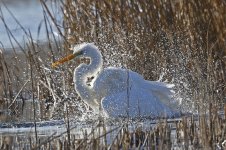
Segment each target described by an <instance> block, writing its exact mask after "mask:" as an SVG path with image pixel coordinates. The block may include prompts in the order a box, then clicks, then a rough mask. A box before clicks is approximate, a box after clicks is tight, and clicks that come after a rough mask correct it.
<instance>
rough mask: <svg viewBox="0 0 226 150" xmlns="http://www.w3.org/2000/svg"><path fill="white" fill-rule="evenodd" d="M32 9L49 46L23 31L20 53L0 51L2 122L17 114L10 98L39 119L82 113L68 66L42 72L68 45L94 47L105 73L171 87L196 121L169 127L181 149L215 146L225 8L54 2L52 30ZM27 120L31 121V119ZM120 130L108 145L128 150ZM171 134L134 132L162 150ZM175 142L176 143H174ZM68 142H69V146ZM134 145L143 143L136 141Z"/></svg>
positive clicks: (217, 0)
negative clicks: (123, 72)
mask: <svg viewBox="0 0 226 150" xmlns="http://www.w3.org/2000/svg"><path fill="white" fill-rule="evenodd" d="M40 2H41V4H42V6H43V9H44V10H43V11H44V16H45V23H44V26H45V27H46V34H47V36H48V38H49V40H48V41H47V42H46V43H44V44H43V43H42V44H39V43H38V44H37V43H34V42H33V40H32V37H31V36H30V34H29V32H27V31H26V30H24V32H25V34H26V35H27V38H28V39H29V41H30V42H28V43H26V44H25V45H23V46H22V45H21V44H20V43H18V45H17V46H14V45H12V47H13V51H12V53H11V54H10V55H7V54H6V52H5V50H4V48H2V49H1V51H3V53H0V58H1V59H0V61H1V62H0V73H1V72H2V73H1V74H0V85H1V86H0V94H1V95H0V105H1V106H2V107H4V109H5V110H6V111H10V113H11V114H12V115H11V116H14V117H12V118H8V120H15V119H16V117H15V115H19V113H20V111H19V110H20V107H18V105H17V104H16V103H15V100H16V99H18V98H20V99H22V100H25V99H31V98H32V99H38V100H39V101H40V108H41V110H42V111H43V112H41V120H45V119H47V120H48V119H49V118H64V117H65V111H64V112H63V113H62V107H65V108H68V109H69V112H70V113H69V114H68V115H69V118H70V115H72V116H75V115H74V114H76V116H77V117H78V118H79V117H81V116H82V115H83V114H82V111H81V109H79V108H82V109H83V110H84V109H86V108H85V106H84V104H82V102H81V101H77V100H78V99H79V98H78V96H77V95H76V94H75V91H74V88H73V82H72V74H73V68H74V67H75V66H76V62H69V63H68V64H66V65H64V66H63V67H60V68H59V69H58V70H57V71H54V70H52V69H51V68H50V62H53V61H55V60H57V58H59V57H62V56H64V55H65V54H69V53H71V52H70V51H69V50H70V49H71V48H72V47H73V45H74V44H78V43H81V42H95V43H96V44H97V45H98V46H99V48H100V49H101V51H102V53H103V56H104V60H105V62H104V65H105V66H109V65H112V66H120V67H126V68H128V69H131V70H134V71H136V72H138V73H140V74H142V75H143V76H144V77H145V78H146V79H149V80H157V79H158V78H159V77H160V75H161V74H164V76H163V80H166V79H167V80H168V81H169V82H172V83H174V84H175V85H176V87H175V91H176V92H177V94H176V97H175V99H176V100H177V101H178V103H179V104H182V105H180V106H181V109H182V110H184V111H188V110H192V111H193V112H195V111H196V112H198V114H199V116H200V117H199V118H198V119H196V121H194V118H190V117H188V118H184V119H183V120H182V121H181V122H180V123H178V124H177V125H178V126H180V129H179V127H178V126H177V127H176V132H180V131H181V132H183V138H182V140H183V142H184V146H185V149H187V148H188V145H193V146H195V143H196V144H197V141H198V144H197V146H198V147H199V148H200V147H201V148H204V147H208V148H214V147H216V144H217V143H222V142H223V141H222V140H223V139H224V136H225V124H224V123H225V118H222V117H220V115H219V111H220V110H222V109H223V106H224V105H223V103H224V98H225V97H226V87H225V85H226V72H225V71H226V45H225V44H226V41H225V37H226V9H225V7H226V3H225V1H223V0H211V1H210V0H206V1H204V0H200V1H196V0H184V1H165V0H162V1H158V0H146V1H131V0H111V1H107V0H103V1H96V0H83V1H79V0H78V1H74V0H65V1H61V2H59V1H58V2H56V4H57V5H59V6H58V7H60V8H61V9H62V13H63V25H60V24H58V23H57V21H56V19H55V18H54V15H53V14H52V13H51V11H50V9H49V8H48V7H47V5H46V3H45V2H44V1H43V0H41V1H40ZM0 16H1V15H0ZM0 19H1V21H3V23H4V24H5V27H6V30H7V31H8V33H9V40H13V41H16V39H15V38H14V37H13V35H11V34H10V30H9V29H8V28H7V24H6V23H5V21H4V17H3V15H2V17H0ZM50 22H54V24H55V27H56V28H57V29H58V31H59V33H58V34H59V35H60V36H61V38H62V40H61V41H60V42H59V41H58V40H57V37H55V36H54V34H52V33H53V29H52V27H51V26H50V24H51V23H50ZM18 25H20V24H19V22H18ZM62 26H63V28H64V32H62V30H61V27H62ZM3 44H4V43H3ZM16 47H19V49H20V50H21V51H22V52H19V51H18V50H16ZM9 57H10V58H9ZM9 59H10V61H9ZM21 60H23V61H21ZM72 64H73V65H72ZM22 66H23V67H22ZM47 102H48V104H49V105H46V103H47ZM3 104H4V106H3ZM33 106H34V107H35V105H33ZM188 108H189V109H188ZM64 110H66V109H64ZM206 116H208V117H206ZM34 120H37V118H35V114H34ZM175 126H176V125H175ZM121 129H123V130H124V129H125V131H126V132H124V131H123V133H122V135H121V136H120V137H117V138H116V139H117V140H118V141H117V140H116V141H117V142H116V143H118V145H117V144H116V145H117V146H119V145H120V144H121V145H123V146H126V145H127V144H122V143H126V142H127V143H131V136H130V137H127V138H128V139H129V140H127V139H126V136H128V135H129V134H131V133H128V134H127V131H128V128H126V127H123V128H121ZM168 129H169V130H168ZM171 129H172V128H168V124H167V123H166V122H165V123H160V124H159V126H157V127H156V129H155V130H153V129H151V130H148V131H142V132H144V137H145V138H144V139H146V141H149V142H154V141H156V139H157V138H159V139H160V143H161V142H163V143H161V144H160V146H163V145H166V147H168V148H169V147H171V146H172V143H171V144H170V142H168V140H167V139H169V137H168V136H169V134H167V133H168V132H167V131H171ZM218 129H219V130H218ZM196 130H197V132H196ZM121 131H122V130H120V132H118V133H121ZM157 131H158V132H159V133H158V134H156V132H157ZM133 132H137V130H136V131H133ZM160 132H161V134H160ZM154 133H155V134H154ZM163 133H164V134H163ZM195 133H196V134H195ZM189 135H192V136H189ZM69 137H70V136H69ZM97 137H98V136H97ZM103 137H104V136H103ZM103 137H101V138H103ZM146 137H147V138H146ZM101 138H100V139H101ZM88 139H89V138H84V139H83V140H82V139H81V141H83V144H81V147H83V148H85V147H86V146H89V145H88V144H89V143H90V142H91V143H92V144H93V145H95V144H96V146H100V145H102V146H103V148H106V147H104V146H106V145H105V143H104V144H103V143H102V144H100V143H98V140H100V139H98V138H97V139H96V137H94V136H93V137H92V138H91V140H90V139H89V140H88ZM165 139H166V140H165ZM84 140H85V141H84ZM177 140H178V142H179V143H180V142H181V139H180V138H179V137H177ZM195 140H197V141H195ZM65 141H66V140H63V141H62V140H59V141H58V142H60V143H64V142H65ZM73 142H74V141H73V140H71V141H70V142H69V143H70V144H71V145H69V146H72V145H73V144H72V143H73ZM113 142H114V141H113ZM87 143H88V144H87ZM48 144H51V142H49V143H48ZM48 144H47V145H48ZM142 144H147V143H145V142H144V141H143V142H142ZM142 144H141V145H142ZM128 145H129V144H128ZM141 145H140V146H141ZM108 146H109V145H108ZM149 146H150V145H149ZM72 147H73V146H72ZM194 148H195V147H194ZM196 148H197V147H196Z"/></svg>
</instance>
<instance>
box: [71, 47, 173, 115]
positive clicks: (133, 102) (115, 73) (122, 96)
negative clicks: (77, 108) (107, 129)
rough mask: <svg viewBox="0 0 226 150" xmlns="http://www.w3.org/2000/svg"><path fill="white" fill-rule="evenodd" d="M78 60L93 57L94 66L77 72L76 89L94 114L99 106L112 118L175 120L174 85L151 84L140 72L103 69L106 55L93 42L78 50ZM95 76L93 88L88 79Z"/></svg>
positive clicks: (85, 67) (81, 66)
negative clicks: (163, 117) (103, 56)
mask: <svg viewBox="0 0 226 150" xmlns="http://www.w3.org/2000/svg"><path fill="white" fill-rule="evenodd" d="M74 55H75V57H76V58H80V57H87V58H90V64H84V63H83V64H80V65H79V66H78V67H77V68H76V69H75V71H74V83H75V90H76V91H77V93H78V94H79V95H80V97H81V98H82V100H83V101H84V102H86V103H87V104H88V105H89V106H90V107H91V108H92V109H93V110H94V111H96V112H98V111H99V106H100V105H101V108H102V109H103V111H104V114H107V115H108V116H111V117H118V116H128V115H129V117H132V118H134V117H139V116H141V117H159V116H168V117H171V116H173V115H175V114H176V113H177V112H176V110H175V109H174V108H175V107H172V105H171V101H172V99H171V97H172V95H173V91H172V87H173V85H171V84H166V83H163V82H158V81H148V80H144V78H143V77H142V76H141V75H139V74H138V73H136V72H133V71H131V70H127V69H121V68H115V67H108V68H104V69H103V68H102V67H103V60H102V55H101V53H100V51H99V50H98V48H97V47H96V46H95V45H94V44H92V43H83V44H80V45H77V46H76V47H74ZM91 76H94V79H93V82H92V84H91V85H87V78H88V77H91Z"/></svg>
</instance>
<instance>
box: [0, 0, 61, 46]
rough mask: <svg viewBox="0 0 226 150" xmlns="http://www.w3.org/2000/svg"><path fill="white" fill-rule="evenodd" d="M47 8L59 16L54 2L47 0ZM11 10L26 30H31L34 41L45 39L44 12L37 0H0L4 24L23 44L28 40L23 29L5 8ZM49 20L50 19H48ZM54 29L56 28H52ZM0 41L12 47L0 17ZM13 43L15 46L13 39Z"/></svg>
mask: <svg viewBox="0 0 226 150" xmlns="http://www.w3.org/2000/svg"><path fill="white" fill-rule="evenodd" d="M47 4H48V6H49V8H50V9H51V10H52V11H54V15H55V16H56V17H58V18H60V17H59V16H57V15H59V14H60V12H59V11H60V10H57V8H56V7H54V6H56V4H55V3H54V2H50V1H48V3H47ZM6 7H7V8H8V9H9V10H10V11H11V12H12V14H13V15H14V16H15V18H16V19H17V20H18V21H19V22H20V24H21V25H22V26H23V28H24V29H25V30H26V32H28V33H29V31H30V32H31V35H32V38H33V39H34V40H35V41H45V40H46V39H47V36H46V29H45V25H44V13H43V9H42V5H41V3H40V2H39V1H38V0H9V1H7V0H3V2H2V1H0V8H1V11H2V14H0V16H1V18H3V19H4V20H5V23H6V25H7V26H8V28H9V29H10V31H11V32H12V34H13V36H14V37H15V38H16V39H17V40H18V42H19V43H20V44H22V45H23V44H24V42H26V41H27V40H28V37H27V36H26V35H25V33H24V31H23V29H22V28H21V27H20V26H19V25H18V24H17V22H16V21H15V19H14V18H13V16H12V15H11V14H10V12H9V11H8V10H7V8H6ZM50 22H51V21H50ZM39 26H40V27H41V28H40V33H39V34H38V28H39ZM54 31H56V29H55V28H54ZM0 33H1V34H0V42H1V43H2V44H3V45H4V47H5V48H10V47H12V45H11V43H10V40H9V37H8V34H7V30H6V28H5V25H4V23H3V21H2V19H0ZM12 41H13V44H14V46H15V47H17V45H16V42H15V41H14V40H12Z"/></svg>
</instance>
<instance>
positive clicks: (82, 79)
mask: <svg viewBox="0 0 226 150" xmlns="http://www.w3.org/2000/svg"><path fill="white" fill-rule="evenodd" d="M88 57H90V64H88V65H87V64H81V65H79V67H77V68H76V69H75V71H74V83H75V90H76V91H77V93H78V94H79V96H80V97H81V98H82V99H83V100H84V101H86V102H87V104H90V103H91V102H92V101H93V99H95V94H94V91H93V89H92V87H93V86H92V85H91V86H88V85H87V79H88V77H91V76H94V79H93V80H95V78H96V76H97V74H98V72H100V71H101V70H102V66H103V60H102V56H101V54H100V53H99V52H98V51H97V52H95V51H94V52H93V53H92V55H91V56H88ZM91 105H92V104H91ZM91 107H92V106H91Z"/></svg>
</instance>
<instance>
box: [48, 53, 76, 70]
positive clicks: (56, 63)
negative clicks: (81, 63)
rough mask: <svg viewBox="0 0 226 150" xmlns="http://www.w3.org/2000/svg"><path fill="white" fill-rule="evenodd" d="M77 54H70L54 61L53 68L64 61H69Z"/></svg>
mask: <svg viewBox="0 0 226 150" xmlns="http://www.w3.org/2000/svg"><path fill="white" fill-rule="evenodd" d="M76 56H77V55H76V54H70V55H68V56H66V57H64V58H62V59H60V60H58V61H56V62H54V63H52V68H55V67H57V66H59V65H60V64H63V63H64V62H67V61H69V60H71V59H73V58H75V57H76Z"/></svg>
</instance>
